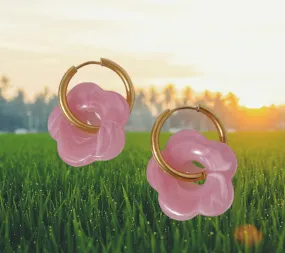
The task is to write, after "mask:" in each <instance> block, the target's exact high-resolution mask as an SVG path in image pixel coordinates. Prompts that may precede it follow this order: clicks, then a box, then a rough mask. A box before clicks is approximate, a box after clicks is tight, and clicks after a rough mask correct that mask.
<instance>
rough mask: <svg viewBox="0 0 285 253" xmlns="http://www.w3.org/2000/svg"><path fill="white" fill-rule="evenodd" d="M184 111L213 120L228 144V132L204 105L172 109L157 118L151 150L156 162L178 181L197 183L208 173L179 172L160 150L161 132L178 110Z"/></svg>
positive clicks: (222, 139)
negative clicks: (200, 114) (191, 111)
mask: <svg viewBox="0 0 285 253" xmlns="http://www.w3.org/2000/svg"><path fill="white" fill-rule="evenodd" d="M184 109H190V110H195V111H197V112H201V113H203V114H205V115H206V116H207V117H209V118H210V119H211V120H212V122H213V123H214V124H215V126H216V128H217V130H218V133H219V139H220V142H223V143H227V142H228V138H227V132H226V130H225V128H224V126H223V125H222V123H221V121H220V119H219V118H218V117H217V116H216V115H215V114H214V113H213V112H211V111H210V110H209V109H208V108H207V107H205V106H202V105H198V106H182V107H177V108H175V109H172V110H169V109H167V110H166V111H164V112H163V113H162V114H160V115H159V116H158V117H157V119H156V121H155V123H154V125H153V127H152V130H151V150H152V154H153V156H154V158H155V160H156V162H157V163H158V164H159V166H160V167H161V168H162V169H163V170H164V171H165V172H166V173H168V174H169V175H170V176H173V177H175V178H176V179H179V180H183V181H186V182H195V181H199V180H203V179H206V177H207V174H206V171H202V172H200V173H192V174H189V173H183V172H180V171H177V170H175V169H173V168H172V167H171V166H170V165H169V164H168V163H167V162H166V161H165V160H164V158H163V156H162V154H161V151H160V148H159V135H160V131H161V128H162V126H163V124H164V123H165V121H166V120H167V119H168V118H169V117H170V116H171V115H172V114H173V113H174V112H176V111H178V110H184Z"/></svg>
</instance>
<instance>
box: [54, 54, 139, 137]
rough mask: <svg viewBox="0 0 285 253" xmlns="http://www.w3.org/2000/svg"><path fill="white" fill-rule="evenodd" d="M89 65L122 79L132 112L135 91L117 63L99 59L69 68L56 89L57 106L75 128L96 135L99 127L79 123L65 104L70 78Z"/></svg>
mask: <svg viewBox="0 0 285 253" xmlns="http://www.w3.org/2000/svg"><path fill="white" fill-rule="evenodd" d="M90 64H95V65H101V66H103V67H107V68H109V69H111V70H113V71H114V72H116V73H117V74H118V75H119V77H120V78H121V79H122V81H123V83H124V85H125V89H126V93H127V97H126V100H127V102H128V104H129V107H130V111H132V109H133V105H134V101H135V90H134V86H133V83H132V80H131V78H130V77H129V75H128V73H127V72H126V71H125V70H124V69H123V68H122V67H121V66H119V65H118V64H117V63H115V62H113V61H110V60H108V59H104V58H101V61H88V62H84V63H82V64H80V65H78V66H77V67H75V66H72V67H71V68H69V69H68V70H67V72H66V73H65V74H64V76H63V78H62V80H61V82H60V85H59V89H58V98H59V106H60V108H61V110H62V112H63V114H64V115H65V117H66V118H67V120H68V121H69V122H70V123H71V124H73V125H75V126H76V127H78V128H80V129H82V130H84V131H86V132H89V133H97V132H98V130H99V128H100V126H92V125H88V124H86V123H84V122H82V121H80V120H79V119H77V118H76V117H75V116H74V115H73V114H72V112H71V111H70V108H69V106H68V104H67V98H66V95H67V87H68V85H69V82H70V80H71V79H72V77H73V76H74V75H75V74H76V72H77V70H79V69H80V68H82V67H84V66H86V65H90Z"/></svg>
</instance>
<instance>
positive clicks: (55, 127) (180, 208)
mask: <svg viewBox="0 0 285 253" xmlns="http://www.w3.org/2000/svg"><path fill="white" fill-rule="evenodd" d="M89 64H96V65H101V66H104V67H107V68H109V69H111V70H113V71H114V72H116V73H117V74H118V75H119V76H120V78H121V79H122V81H123V83H124V85H125V88H126V93H127V97H126V99H125V98H124V97H122V96H121V95H120V94H118V93H116V92H113V91H105V90H103V89H102V88H100V87H99V86H98V85H97V84H95V83H80V84H78V85H77V86H75V87H74V88H73V89H71V91H70V92H69V93H68V95H67V87H68V84H69V82H70V80H71V79H72V77H73V76H74V75H75V74H76V72H77V70H79V69H80V68H82V67H83V66H86V65H89ZM58 97H59V106H57V107H56V108H55V109H54V110H53V111H52V112H51V114H50V116H49V119H48V130H49V133H50V135H51V137H52V138H53V139H55V140H56V141H57V150H58V154H59V156H60V157H61V159H62V160H63V161H64V162H65V163H67V164H69V165H71V166H74V167H80V166H84V165H88V164H90V163H92V162H95V161H106V160H111V159H113V158H115V157H116V156H117V155H119V154H120V153H121V151H122V150H123V148H124V145H125V132H124V127H125V125H126V124H127V121H128V118H129V116H130V113H131V111H132V108H133V105H134V100H135V92H134V86H133V83H132V81H131V79H130V77H129V76H128V74H127V72H126V71H125V70H124V69H123V68H122V67H120V66H119V65H118V64H116V63H114V62H112V61H110V60H107V59H101V61H100V62H97V61H90V62H86V63H83V64H81V65H79V66H77V67H74V66H73V67H71V68H70V69H69V70H68V71H67V72H66V73H65V75H64V76H63V78H62V80H61V82H60V86H59V92H58ZM183 109H191V110H196V111H198V112H202V113H203V114H205V115H206V116H208V117H209V118H210V119H211V120H212V121H213V123H214V124H215V126H216V128H217V130H218V133H219V139H220V142H217V141H210V140H207V139H206V138H205V137H204V136H203V135H201V134H200V133H199V132H197V131H194V130H181V131H179V132H177V133H175V134H174V135H172V136H171V137H170V139H169V141H168V143H167V145H166V148H165V150H164V151H162V152H161V151H160V149H159V134H160V130H161V127H162V126H163V124H164V122H165V121H166V120H167V119H168V118H169V117H170V116H171V115H172V114H173V113H174V112H176V111H178V110H183ZM151 149H152V154H153V156H152V158H151V159H150V161H149V163H148V166H147V171H146V175H147V180H148V182H149V184H150V185H151V187H152V188H153V189H154V190H156V191H157V192H158V201H159V205H160V207H161V209H162V211H163V212H164V213H165V214H166V215H167V216H168V217H170V218H172V219H175V220H181V221H182V220H189V219H192V218H194V217H195V216H197V215H204V216H218V215H221V214H223V213H224V212H226V211H227V210H228V209H229V208H230V207H231V205H232V202H233V199H234V189H233V184H232V178H233V176H234V174H235V173H236V170H237V158H236V155H235V153H234V152H233V151H232V150H231V148H230V147H229V146H228V145H227V133H226V130H225V128H224V127H223V125H222V123H221V121H220V120H219V119H218V117H217V116H215V114H214V113H212V112H211V111H210V110H209V109H208V108H206V107H204V106H197V107H194V106H184V107H178V108H175V109H172V110H169V109H168V110H166V111H165V112H163V113H162V114H160V115H159V116H158V118H157V119H156V121H155V123H154V126H153V128H152V131H151ZM194 162H198V163H200V164H203V165H204V166H205V168H204V170H203V171H202V172H201V169H200V168H198V167H196V166H195V164H194ZM174 168H175V169H174ZM205 179H206V181H205V183H204V184H203V185H198V184H195V182H196V181H200V180H205Z"/></svg>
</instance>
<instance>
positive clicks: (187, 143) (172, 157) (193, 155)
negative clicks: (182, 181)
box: [166, 130, 208, 173]
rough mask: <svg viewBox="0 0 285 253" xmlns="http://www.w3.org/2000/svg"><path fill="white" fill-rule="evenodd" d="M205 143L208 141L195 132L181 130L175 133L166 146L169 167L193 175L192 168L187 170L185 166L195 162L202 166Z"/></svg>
mask: <svg viewBox="0 0 285 253" xmlns="http://www.w3.org/2000/svg"><path fill="white" fill-rule="evenodd" d="M207 142H208V140H207V139H206V138H205V137H204V136H203V135H201V134H200V133H199V132H197V131H195V130H181V131H179V132H177V133H175V134H174V135H172V136H171V137H170V138H169V141H168V143H167V145H166V156H167V157H168V159H169V165H171V166H172V167H173V168H174V169H176V170H178V171H182V172H186V173H187V172H189V173H191V172H192V173H193V172H194V171H193V168H191V167H189V168H188V169H187V167H185V164H187V163H189V162H191V161H196V162H199V163H201V164H202V165H204V157H203V153H204V152H205V150H206V149H207V146H206V143H207ZM182 168H183V169H182ZM200 171H201V172H202V170H200ZM195 172H197V171H195Z"/></svg>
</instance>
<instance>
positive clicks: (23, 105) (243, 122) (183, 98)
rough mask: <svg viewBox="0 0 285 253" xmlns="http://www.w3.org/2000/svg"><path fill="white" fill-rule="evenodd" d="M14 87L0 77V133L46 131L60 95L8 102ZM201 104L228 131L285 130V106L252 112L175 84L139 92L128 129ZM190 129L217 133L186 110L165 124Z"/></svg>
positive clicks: (229, 98)
mask: <svg viewBox="0 0 285 253" xmlns="http://www.w3.org/2000/svg"><path fill="white" fill-rule="evenodd" d="M10 87H11V86H10V81H9V79H8V78H7V77H5V76H4V77H2V78H0V131H4V132H14V131H15V130H16V129H27V130H29V131H35V132H46V131H47V121H48V116H49V114H50V112H51V111H52V110H53V108H54V107H55V106H56V105H57V104H58V98H57V95H56V94H51V92H50V91H49V89H48V88H47V87H46V88H44V89H43V91H42V92H41V93H39V94H37V95H36V97H35V100H34V102H25V93H24V91H22V90H18V92H17V94H16V96H15V97H14V98H12V99H10V100H8V99H7V98H5V92H6V91H7V90H8V89H9V88H10ZM250 95H251V94H249V96H250ZM198 104H203V105H206V106H207V107H209V108H211V109H212V110H213V111H214V112H215V114H216V115H217V116H218V117H219V118H220V119H221V120H222V121H223V123H224V124H225V126H226V128H227V129H232V130H233V131H259V130H260V131H264V130H284V129H285V107H284V106H278V107H277V106H275V105H272V106H270V107H262V108H260V109H248V108H245V107H242V106H240V105H239V99H238V98H237V96H236V95H235V94H233V93H232V92H230V93H228V94H226V95H223V94H222V93H221V92H212V91H209V90H205V91H204V92H203V93H201V94H197V93H196V92H195V91H194V90H193V89H192V88H191V86H186V87H185V88H184V89H183V90H182V91H181V92H178V90H177V89H176V88H175V85H173V84H168V85H166V86H165V87H164V88H163V89H162V91H161V92H158V90H157V89H156V87H154V86H152V87H150V88H148V89H137V90H136V100H135V105H134V108H133V111H132V114H131V116H130V120H129V122H128V124H127V126H126V128H127V130H129V131H149V130H150V129H151V127H152V125H153V123H154V121H155V119H156V117H157V115H158V114H160V113H161V112H163V111H164V110H165V109H168V108H169V109H172V108H175V107H178V106H183V105H198ZM186 127H191V128H194V129H197V130H202V131H203V130H204V131H212V130H214V125H213V123H212V122H211V121H210V120H209V119H208V118H207V117H206V116H203V115H201V113H197V112H194V111H186V110H183V111H179V112H177V113H176V114H174V115H173V116H171V118H170V119H169V120H167V122H166V124H165V125H164V130H165V131H168V130H171V129H172V128H174V129H181V128H186Z"/></svg>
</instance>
